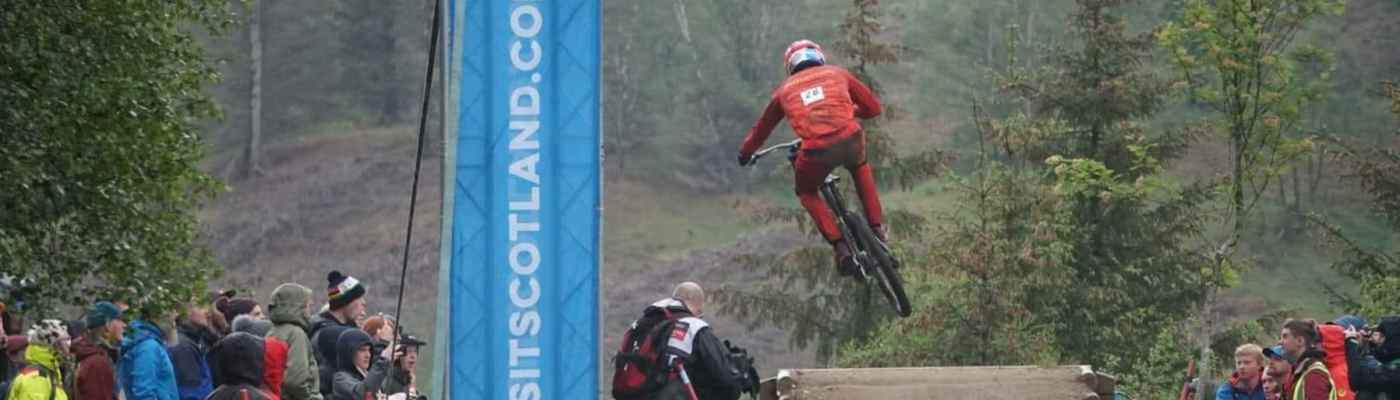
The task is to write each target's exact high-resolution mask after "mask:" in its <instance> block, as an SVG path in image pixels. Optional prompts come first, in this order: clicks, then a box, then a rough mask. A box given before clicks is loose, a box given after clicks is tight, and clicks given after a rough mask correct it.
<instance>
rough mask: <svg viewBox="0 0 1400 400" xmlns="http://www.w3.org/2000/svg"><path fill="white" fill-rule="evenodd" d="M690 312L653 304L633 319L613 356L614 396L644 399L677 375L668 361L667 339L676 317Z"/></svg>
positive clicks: (622, 399) (686, 315)
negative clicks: (636, 318) (637, 317)
mask: <svg viewBox="0 0 1400 400" xmlns="http://www.w3.org/2000/svg"><path fill="white" fill-rule="evenodd" d="M688 316H690V313H688V312H685V311H677V310H671V309H668V308H667V307H650V308H648V309H647V312H646V313H645V314H644V315H643V316H642V318H641V319H638V320H637V321H636V322H633V323H632V327H631V328H628V329H627V333H625V334H623V335H622V345H621V346H620V347H619V348H618V350H617V354H616V355H614V356H613V383H612V394H613V398H615V399H617V400H637V399H643V398H646V397H647V396H648V395H651V394H654V393H657V392H659V391H661V389H662V388H664V387H665V386H666V385H667V384H668V383H670V382H671V381H672V380H675V379H677V373H676V371H674V370H673V369H672V368H671V366H670V365H669V364H668V363H667V362H666V359H667V357H666V355H667V354H666V349H667V341H668V340H669V339H670V338H671V330H672V329H673V328H674V327H675V326H676V321H677V320H679V319H681V318H685V317H688Z"/></svg>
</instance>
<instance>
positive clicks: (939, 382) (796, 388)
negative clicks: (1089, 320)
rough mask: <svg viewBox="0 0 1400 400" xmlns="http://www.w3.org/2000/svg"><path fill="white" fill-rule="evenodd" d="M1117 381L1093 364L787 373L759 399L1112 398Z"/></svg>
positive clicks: (764, 389) (765, 387)
mask: <svg viewBox="0 0 1400 400" xmlns="http://www.w3.org/2000/svg"><path fill="white" fill-rule="evenodd" d="M1116 382H1117V380H1116V379H1115V378H1114V377H1113V376H1111V375H1107V374H1103V373H1099V372H1095V371H1094V370H1093V369H1092V368H1090V367H1089V366H1084V365H1070V366H1058V367H1037V366H1004V367H928V368H860V369H784V370H779V371H778V376H776V377H773V378H770V379H766V380H764V381H763V386H762V389H761V391H760V395H759V398H760V399H761V400H847V399H849V400H856V399H892V400H945V399H947V400H951V399H988V400H1000V399H1007V400H1010V399H1035V400H1039V399H1045V400H1051V399H1054V400H1096V399H1104V400H1108V399H1112V398H1113V392H1114V385H1115V384H1116Z"/></svg>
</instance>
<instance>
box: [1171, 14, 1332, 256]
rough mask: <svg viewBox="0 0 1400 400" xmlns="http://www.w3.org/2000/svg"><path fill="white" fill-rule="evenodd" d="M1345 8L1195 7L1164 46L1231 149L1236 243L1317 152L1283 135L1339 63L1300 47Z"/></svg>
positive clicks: (1318, 96)
mask: <svg viewBox="0 0 1400 400" xmlns="http://www.w3.org/2000/svg"><path fill="white" fill-rule="evenodd" d="M1343 5H1344V2H1343V1H1342V0H1268V1H1253V0H1228V1H1218V2H1208V1H1204V0H1189V1H1187V2H1186V4H1185V14H1184V17H1183V20H1182V21H1180V22H1179V23H1176V22H1174V23H1168V24H1167V25H1166V26H1165V27H1163V28H1162V29H1161V30H1159V31H1158V32H1157V39H1158V40H1159V41H1160V42H1161V44H1162V45H1163V46H1164V47H1166V48H1167V49H1168V51H1169V52H1170V53H1171V56H1172V62H1173V64H1175V65H1176V67H1177V69H1178V70H1179V71H1180V72H1181V78H1182V80H1181V82H1180V84H1181V85H1184V86H1185V87H1186V88H1188V89H1189V93H1190V94H1191V98H1192V99H1193V100H1194V101H1196V102H1197V103H1198V104H1203V105H1206V106H1209V107H1211V108H1212V109H1213V110H1214V111H1215V112H1217V113H1219V114H1220V116H1219V120H1217V121H1213V123H1212V125H1213V126H1215V127H1217V129H1218V131H1220V132H1221V133H1222V134H1224V136H1225V137H1226V138H1227V139H1228V140H1229V141H1230V144H1231V145H1230V160H1231V167H1232V171H1231V174H1230V187H1229V189H1228V198H1229V201H1230V213H1231V215H1230V221H1231V223H1232V224H1233V226H1232V228H1231V235H1233V239H1231V241H1232V242H1238V241H1239V239H1240V236H1241V235H1242V233H1243V231H1244V224H1245V220H1246V218H1247V215H1248V213H1249V211H1250V210H1251V209H1252V208H1253V207H1254V205H1255V204H1256V203H1257V201H1258V200H1259V198H1260V197H1261V193H1262V192H1263V191H1264V190H1265V189H1267V187H1268V186H1269V184H1270V182H1271V181H1272V180H1273V179H1274V178H1276V177H1277V176H1278V175H1280V174H1281V173H1282V172H1283V171H1284V170H1285V169H1286V168H1288V167H1289V165H1290V164H1291V163H1292V162H1293V161H1295V160H1297V159H1299V158H1300V157H1301V156H1302V155H1304V154H1306V153H1307V152H1308V151H1310V150H1311V145H1310V143H1309V142H1307V141H1306V140H1303V139H1290V138H1287V137H1285V136H1284V135H1283V133H1284V132H1286V131H1287V130H1289V129H1291V128H1293V127H1295V126H1296V125H1297V124H1298V123H1299V121H1300V119H1301V118H1302V117H1303V114H1302V109H1303V107H1304V106H1305V105H1308V104H1310V103H1314V102H1317V101H1318V100H1320V99H1321V98H1322V96H1323V95H1324V94H1325V91H1324V89H1325V88H1326V82H1327V80H1328V79H1329V77H1330V75H1331V57H1330V54H1328V53H1327V52H1325V51H1323V50H1320V49H1317V48H1313V47H1310V46H1293V39H1294V37H1295V35H1297V33H1298V32H1299V31H1300V30H1303V29H1304V28H1305V26H1306V25H1307V24H1308V22H1309V21H1312V20H1314V19H1317V18H1319V17H1322V16H1325V15H1329V14H1340V13H1341V12H1342V10H1343Z"/></svg>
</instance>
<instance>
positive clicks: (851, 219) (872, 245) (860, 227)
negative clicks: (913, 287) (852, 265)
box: [846, 211, 913, 318]
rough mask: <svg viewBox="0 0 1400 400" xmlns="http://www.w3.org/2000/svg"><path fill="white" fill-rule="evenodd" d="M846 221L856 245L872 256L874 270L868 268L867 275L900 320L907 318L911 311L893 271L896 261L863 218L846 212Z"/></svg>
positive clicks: (896, 274) (902, 287)
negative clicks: (873, 280)
mask: <svg viewBox="0 0 1400 400" xmlns="http://www.w3.org/2000/svg"><path fill="white" fill-rule="evenodd" d="M846 221H847V223H846V225H848V226H849V227H850V229H851V230H852V231H855V234H856V243H857V244H858V245H859V247H861V250H864V251H865V253H866V254H869V255H871V256H872V257H870V258H869V259H870V260H872V261H874V262H873V263H872V264H874V265H873V267H874V268H870V269H871V270H869V271H867V273H870V275H872V276H874V277H875V280H876V282H877V283H879V285H880V292H881V293H884V294H885V299H886V300H889V301H890V305H891V306H893V307H894V313H895V314H898V315H899V316H900V317H901V318H903V317H908V316H909V314H911V313H913V309H912V307H911V306H910V305H909V296H908V295H905V294H904V282H903V280H902V279H900V277H899V273H898V272H896V271H895V270H894V265H895V262H896V261H895V259H894V256H893V255H890V251H889V248H887V247H885V244H884V243H881V242H880V239H879V238H877V237H875V231H873V230H871V229H870V224H867V223H865V220H864V219H863V218H860V217H859V216H857V215H853V214H851V213H850V212H849V211H848V212H847V213H846Z"/></svg>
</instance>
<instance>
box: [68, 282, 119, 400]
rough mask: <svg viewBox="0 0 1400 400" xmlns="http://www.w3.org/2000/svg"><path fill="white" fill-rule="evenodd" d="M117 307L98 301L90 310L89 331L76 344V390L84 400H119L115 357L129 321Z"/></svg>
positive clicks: (85, 322)
mask: <svg viewBox="0 0 1400 400" xmlns="http://www.w3.org/2000/svg"><path fill="white" fill-rule="evenodd" d="M121 317H122V311H121V308H118V307H117V306H116V305H115V304H112V303H109V302H105V301H103V302H98V303H97V304H94V305H92V307H89V308H88V310H87V314H86V315H85V316H84V320H83V322H84V324H86V325H87V326H88V329H87V331H86V332H85V333H84V334H83V336H82V337H80V338H78V340H75V341H73V356H74V357H75V358H76V359H77V361H78V368H77V371H76V375H77V377H76V379H75V381H74V390H75V391H76V392H77V395H78V396H77V398H79V399H83V400H116V399H117V370H116V367H115V359H116V357H113V356H112V354H113V353H115V352H116V344H117V343H120V342H121V337H122V332H123V331H125V330H126V322H125V321H122V319H121Z"/></svg>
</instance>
